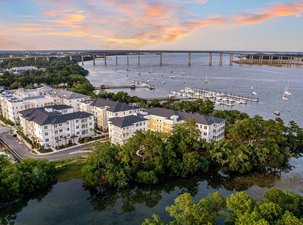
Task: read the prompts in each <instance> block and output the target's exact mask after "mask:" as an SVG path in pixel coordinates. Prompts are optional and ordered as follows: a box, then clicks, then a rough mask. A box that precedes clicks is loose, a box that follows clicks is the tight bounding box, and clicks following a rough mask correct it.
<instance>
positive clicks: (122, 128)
mask: <svg viewBox="0 0 303 225" xmlns="http://www.w3.org/2000/svg"><path fill="white" fill-rule="evenodd" d="M137 131H147V119H145V118H143V117H140V116H134V115H131V116H125V117H115V118H111V119H109V137H110V141H111V143H113V144H118V145H123V144H125V143H126V142H127V141H128V140H129V139H130V138H131V137H132V136H134V134H135V133H136V132H137Z"/></svg>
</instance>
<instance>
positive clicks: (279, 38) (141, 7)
mask: <svg viewBox="0 0 303 225" xmlns="http://www.w3.org/2000/svg"><path fill="white" fill-rule="evenodd" d="M0 30H1V31H0V50H53V49H56V50H61V49H62V50H71V49H94V50H101V49H125V50H127V49H163V50H263V51H296V52H299V51H303V0H0Z"/></svg>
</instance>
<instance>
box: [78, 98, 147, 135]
mask: <svg viewBox="0 0 303 225" xmlns="http://www.w3.org/2000/svg"><path fill="white" fill-rule="evenodd" d="M80 110H81V111H85V112H89V113H92V114H94V116H95V121H96V126H97V127H98V128H100V129H101V130H103V131H107V130H108V120H109V119H111V118H114V117H126V116H130V115H134V114H137V113H140V112H141V109H140V108H139V107H137V106H131V105H129V104H126V103H121V102H116V101H111V100H108V99H105V98H97V99H95V100H93V101H90V102H83V103H82V104H81V106H80Z"/></svg>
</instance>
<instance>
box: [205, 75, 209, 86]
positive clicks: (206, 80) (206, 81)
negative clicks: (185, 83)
mask: <svg viewBox="0 0 303 225" xmlns="http://www.w3.org/2000/svg"><path fill="white" fill-rule="evenodd" d="M204 83H205V84H207V83H208V79H207V75H206V77H205V80H204Z"/></svg>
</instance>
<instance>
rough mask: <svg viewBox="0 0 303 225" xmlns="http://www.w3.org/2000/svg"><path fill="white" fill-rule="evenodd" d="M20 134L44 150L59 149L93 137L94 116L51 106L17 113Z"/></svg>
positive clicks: (59, 106) (63, 107) (61, 106)
mask: <svg viewBox="0 0 303 225" xmlns="http://www.w3.org/2000/svg"><path fill="white" fill-rule="evenodd" d="M19 115H20V126H21V128H22V132H23V133H24V134H25V135H26V136H27V137H28V138H29V139H31V140H32V141H33V143H36V144H39V145H40V146H43V147H44V148H46V149H48V148H59V147H63V146H66V145H68V144H74V143H77V142H78V141H79V140H81V139H83V138H87V137H92V136H93V135H94V131H93V129H94V116H93V115H92V114H90V113H87V112H74V110H73V108H72V107H71V106H67V105H53V106H48V107H41V108H32V109H27V110H24V111H21V112H19Z"/></svg>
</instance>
